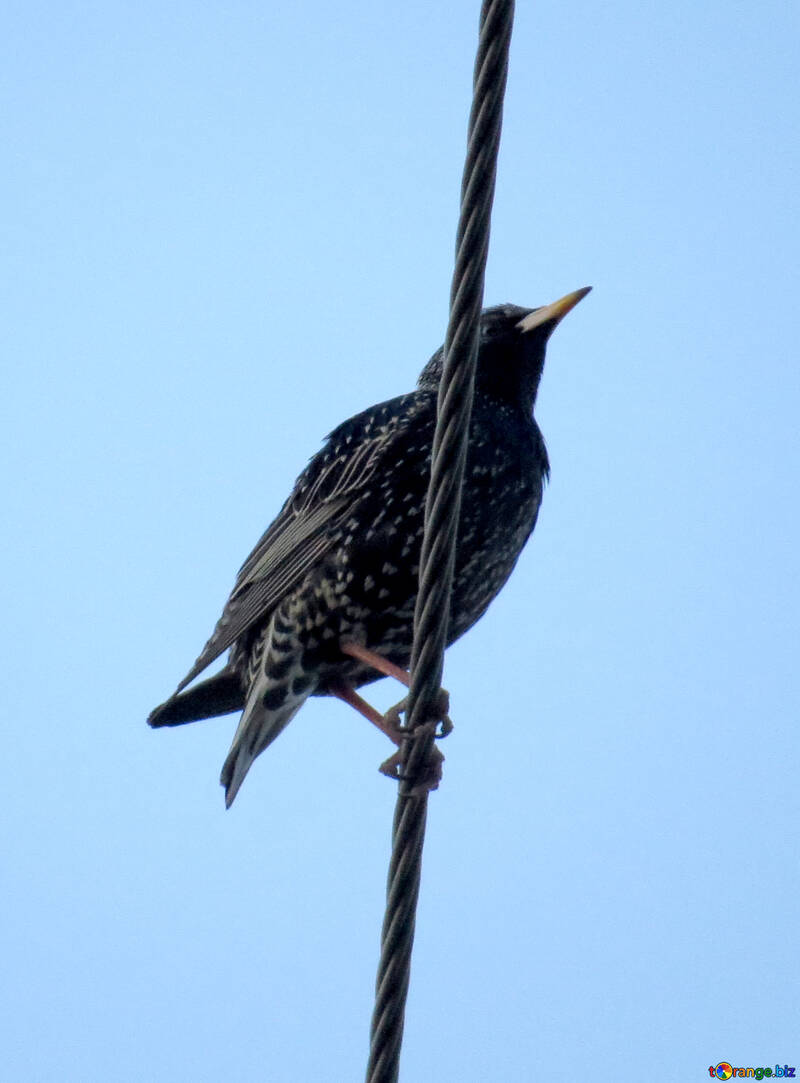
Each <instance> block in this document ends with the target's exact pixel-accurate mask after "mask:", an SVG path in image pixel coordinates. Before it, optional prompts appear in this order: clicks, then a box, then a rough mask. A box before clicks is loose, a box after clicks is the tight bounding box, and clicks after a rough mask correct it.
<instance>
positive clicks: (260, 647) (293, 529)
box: [148, 288, 589, 806]
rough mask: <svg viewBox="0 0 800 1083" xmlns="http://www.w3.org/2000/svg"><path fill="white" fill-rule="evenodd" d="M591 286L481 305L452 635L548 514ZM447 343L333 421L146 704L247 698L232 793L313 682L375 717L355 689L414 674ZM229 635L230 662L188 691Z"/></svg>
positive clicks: (235, 706) (214, 710)
mask: <svg viewBox="0 0 800 1083" xmlns="http://www.w3.org/2000/svg"><path fill="white" fill-rule="evenodd" d="M588 292H589V290H588V288H587V289H581V290H576V291H575V293H570V294H568V295H567V296H566V297H563V298H562V299H561V300H560V301H556V302H555V303H554V304H552V305H548V306H546V307H544V308H535V309H529V308H519V307H518V306H516V305H497V306H495V307H494V308H487V309H485V310H484V311H483V314H482V316H481V327H480V348H479V354H478V366H477V372H476V380H475V399H474V405H473V412H472V422H471V425H470V431H469V450H468V457H467V465H466V472H465V475H464V488H463V494H462V502H461V516H460V521H459V529H458V542H457V552H456V565H455V575H454V580H453V595H452V603H451V610H450V623H449V629H448V644H450V643H452V642H454V641H455V640H456V639H458V637H459V636H461V635H463V634H464V632H466V631H467V629H468V628H470V627H471V626H472V625H473V624H474V623H475V621H477V620H478V618H479V617H481V616H482V615H483V613H484V612H485V610H486V608H487V606H488V605H489V603H490V602H491V601H492V599H493V598H494V597H495V595H496V594H497V592H498V591H499V590H500V588H501V587H502V586H503V584H504V583H505V581H506V579H508V576H509V575H510V574H511V570H512V569H513V567H514V564H515V563H516V560H517V557H518V556H519V554H520V552H521V551H522V547H523V546H524V544H525V542H526V541H527V539H528V537H529V536H530V534H531V531H532V530H533V528H534V525H535V523H536V517H537V514H538V512H539V505H540V503H541V500H542V490H543V487H544V483H545V481H546V479H547V477H548V474H549V464H548V460H547V451H546V449H545V443H544V439H543V437H542V434H541V432H540V431H539V427H538V425H537V424H536V422H535V421H534V419H533V405H534V401H535V399H536V392H537V390H538V387H539V380H540V378H541V375H542V369H543V367H544V359H545V349H546V346H547V340H548V339H549V337H550V334H551V333H552V331H553V330H554V329H555V327H556V325H557V324H558V323H559V321H560V320H561V319H562V317H564V316H565V315H566V314H567V312H569V311H570V309H572V308H573V307H574V306H575V305H576V304H577V303H578V302H579V301H580V300H581V299H582V298H583V297H585V296H586V294H587V293H588ZM442 356H443V351H442V349H441V348H440V349H439V350H437V352H436V353H435V354H434V355H433V357H432V358H431V359H430V361H429V362H428V364H427V365H426V366H425V368H424V369H423V370H422V373H421V375H420V378H419V382H418V385H417V389H416V391H412V392H411V393H410V394H408V395H400V396H399V397H398V398H395V399H390V400H389V401H388V402H382V403H379V404H378V405H377V406H372V407H370V408H369V409H368V410H364V411H363V413H360V414H356V416H355V417H352V418H350V420H349V421H345V422H344V423H343V424H342V425H339V427H338V428H336V429H334V430H333V432H332V433H331V434H330V436H329V437H328V439H327V442H326V443H325V445H324V447H323V448H322V449H321V450H320V451H319V452H318V453H317V454H316V455H315V456H314V458H313V459H312V460H311V462H310V463H309V464H308V466H307V467H306V469H305V470H304V471H303V473H302V474H301V475H300V477H299V478H298V479H297V482H296V483H295V486H294V489H293V491H292V493H291V495H290V496H289V499H288V500H287V501H286V503H285V504H284V506H283V508H282V509H281V511H280V513H279V514H278V517H277V518H276V519H275V521H274V522H273V523H272V525H271V526H270V527H269V528H268V530H267V531H266V533H265V534H264V535H263V536H262V538H261V540H260V541H259V542H258V544H257V545H256V547H255V549H254V550H253V552H252V553H251V554H250V556H249V557H248V558H247V560H246V561H245V563H244V564H243V566H242V568H241V570H240V572H239V575H238V578H237V580H236V584H235V586H234V588H233V592H232V594H231V596H230V598H229V599H228V602H227V604H226V606H225V609H224V610H223V613H222V616H221V617H220V619H219V621H218V623H217V626H216V628H215V629H214V632H213V634H212V636H211V639H209V641H208V643H207V644H206V646H205V647H204V648H203V651H202V653H201V655H200V657H199V658H198V659H197V661H196V662H195V664H194V666H193V667H192V669H191V670H190V672H189V673H188V674H187V676H186V677H185V678H184V680H183V681H181V683H180V685H179V686H178V688H177V690H176V692H175V693H174V695H173V696H172V697H171V698H170V699H169V700H167V701H166V703H164V704H162V706H160V707H157V708H156V709H155V711H153V713H152V714H151V715H150V718H149V719H148V721H149V723H150V725H151V726H175V725H180V724H181V723H183V722H191V721H194V720H196V719H200V718H208V717H210V716H212V715H220V714H227V713H229V712H231V711H240V710H243V714H242V718H241V721H240V722H239V726H238V729H237V730H236V735H235V737H234V739H233V744H232V746H231V750H230V752H229V754H228V757H227V759H226V761H225V765H224V767H223V769H222V778H221V781H222V784H223V786H224V787H225V796H226V804H227V805H228V806H230V804H231V802H232V801H233V799H234V797H235V796H236V794H237V792H238V790H239V787H240V786H241V784H242V781H243V779H244V777H245V775H246V774H247V771H248V769H249V768H250V765H251V764H252V762H253V760H254V759H255V758H256V756H258V755H259V753H261V752H263V751H264V749H265V748H266V747H267V745H269V744H270V743H271V742H272V741H274V739H275V738H276V737H277V736H278V734H279V733H280V732H281V730H282V729H283V728H284V727H285V726H286V725H287V723H288V722H289V721H290V720H291V719H292V717H293V716H294V715H295V714H296V712H297V711H298V710H299V709H300V707H301V706H302V705H303V703H304V702H305V700H306V699H307V698H308V696H315V695H316V696H321V695H336V696H339V697H340V698H342V699H345V700H346V701H348V702H350V703H352V704H353V705H354V706H357V707H359V709H361V708H366V712H365V713H367V714H368V717H369V716H370V711H371V710H372V709H371V708H369V706H368V705H367V704H364V702H363V700H361V699H360V697H359V696H358V695H357V694H356V693H355V691H354V690H355V689H356V688H358V687H359V686H360V685H363V684H367V683H369V682H370V681H374V680H376V679H377V678H378V677H380V676H381V675H382V674H383V673H393V674H394V675H395V676H400V678H401V679H402V678H403V677H404V676H405V674H404V673H403V672H402V671H403V670H405V669H407V667H408V665H409V661H410V657H411V640H412V631H413V617H414V602H415V597H416V592H417V576H418V572H419V554H420V544H421V539H422V530H423V513H424V505H425V494H426V491H427V486H428V478H429V474H430V457H431V444H432V440H433V431H434V427H435V424H436V397H437V389H438V384H439V380H440V377H441V372H442ZM229 648H230V657H229V660H228V663H227V665H226V666H225V668H224V669H223V670H222V671H221V672H220V673H219V674H217V676H215V677H211V678H210V679H208V680H206V681H203V682H202V683H200V684H198V685H196V686H195V687H194V688H190V689H188V690H186V691H183V690H184V689H185V688H186V686H187V685H188V684H190V683H191V682H192V681H193V680H194V679H195V678H196V677H197V676H198V675H199V674H200V673H201V672H202V670H204V669H205V668H206V666H208V665H209V664H210V663H211V662H213V661H214V659H215V658H217V657H219V655H221V654H222V653H223V651H225V650H228V649H229ZM398 667H399V668H398ZM372 714H373V716H375V715H376V714H377V712H374V711H373V712H372ZM373 720H376V719H375V718H374V717H373Z"/></svg>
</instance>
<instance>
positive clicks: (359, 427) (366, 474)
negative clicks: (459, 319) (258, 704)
mask: <svg viewBox="0 0 800 1083" xmlns="http://www.w3.org/2000/svg"><path fill="white" fill-rule="evenodd" d="M414 400H417V401H414ZM409 407H410V409H409ZM420 410H428V411H435V402H434V400H433V398H432V397H431V396H430V395H428V394H423V393H420V392H415V393H413V394H412V395H403V396H401V397H400V398H398V399H392V400H389V401H388V402H385V403H381V404H380V405H378V406H374V407H372V408H371V409H370V410H365V411H364V413H362V414H358V415H356V417H354V418H351V419H350V421H348V422H345V423H344V425H340V426H339V428H338V429H335V430H334V431H333V432H332V433H331V434H330V436H329V437H328V441H327V443H326V444H325V446H324V447H323V448H322V449H321V450H320V451H319V452H318V454H317V455H315V456H314V458H313V459H312V460H311V462H310V463H309V464H308V466H307V467H306V469H305V470H304V471H303V473H302V474H301V475H300V477H299V478H298V479H297V482H296V484H295V487H294V490H293V492H292V495H291V496H290V498H289V499H288V500H287V501H286V503H285V504H284V506H283V508H282V509H281V511H280V512H279V513H278V516H277V518H276V519H275V520H274V522H273V523H272V524H271V525H270V526H269V527H268V529H267V530H266V531H265V533H264V534H263V535H262V537H261V538H260V539H259V541H258V543H257V544H256V546H255V548H254V549H253V551H252V553H251V554H250V556H249V557H248V558H247V560H246V561H245V562H244V564H243V565H242V567H241V569H240V570H239V574H238V576H237V579H236V584H235V586H234V588H233V591H232V593H231V596H230V598H229V599H228V602H227V604H226V606H225V608H224V610H223V612H222V615H221V617H220V619H219V621H218V622H217V625H216V627H215V629H214V631H213V633H212V635H211V638H210V639H209V641H208V642H207V643H206V645H205V647H204V648H203V650H202V652H201V654H200V656H199V658H198V659H197V661H196V662H195V664H194V665H193V666H192V668H191V670H190V671H189V672H188V673H187V675H186V676H185V677H184V679H183V680H182V681H181V683H180V684H179V685H178V688H177V689H176V694H177V692H180V691H181V690H182V689H184V688H185V687H186V686H187V685H188V684H190V683H191V682H192V681H193V680H194V679H195V677H197V676H198V675H199V674H200V673H201V672H202V671H203V670H204V669H205V668H206V666H208V665H210V664H211V662H213V661H214V659H215V658H218V657H219V655H221V654H222V653H223V651H225V650H227V649H228V648H229V647H231V646H232V645H233V644H234V643H235V642H236V640H237V639H239V637H240V636H242V635H244V634H245V633H246V632H247V631H248V629H250V628H251V627H252V626H253V625H254V624H256V623H258V622H259V621H260V620H262V619H263V617H264V616H265V615H266V614H267V613H268V612H270V611H271V610H272V609H273V608H274V607H275V606H276V605H277V604H278V603H279V602H280V601H281V600H282V598H284V597H285V596H286V595H287V594H288V593H289V591H291V590H292V589H293V588H294V587H295V586H296V585H297V583H298V582H300V581H301V580H302V579H303V577H304V576H305V575H307V574H308V572H309V571H310V570H311V569H312V568H313V567H314V566H315V565H316V564H318V563H319V562H320V561H321V560H322V559H323V558H324V557H325V555H326V554H327V553H328V552H329V551H330V550H331V549H332V548H333V547H334V546H335V545H336V544H337V542H338V541H339V540H340V539H341V537H342V534H343V532H344V530H345V527H346V525H347V521H348V520H349V519H350V517H351V516H352V515H353V513H354V511H355V510H356V508H357V507H358V504H359V502H360V501H361V499H362V498H363V496H364V494H365V492H366V491H367V490H368V484H369V481H370V479H371V478H372V477H373V475H374V474H375V472H376V470H377V469H378V467H379V466H381V465H382V464H383V465H386V466H387V467H390V465H391V461H390V457H389V456H387V452H389V451H390V449H391V448H392V445H393V444H395V443H396V441H397V439H398V437H399V435H400V434H401V432H402V431H404V430H405V429H406V428H407V426H408V423H409V420H410V419H411V418H412V417H414V416H415V415H417V414H418V413H419V412H420ZM434 416H435V414H434Z"/></svg>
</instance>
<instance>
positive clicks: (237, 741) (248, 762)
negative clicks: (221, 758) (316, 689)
mask: <svg viewBox="0 0 800 1083" xmlns="http://www.w3.org/2000/svg"><path fill="white" fill-rule="evenodd" d="M284 672H285V671H284ZM304 683H306V682H304ZM291 688H292V680H291V675H290V676H289V679H288V680H281V681H280V682H275V681H274V680H271V679H270V677H269V674H268V671H267V673H265V672H264V670H263V669H262V670H261V672H260V673H259V675H258V677H257V678H256V679H255V680H254V681H253V683H252V686H251V688H250V692H249V694H248V696H247V703H246V704H245V708H244V714H243V715H242V718H241V721H240V722H239V726H238V728H237V730H236V733H235V735H234V738H233V743H232V744H231V749H230V752H229V753H228V756H227V759H226V760H225V763H224V764H223V766H222V774H221V775H220V782H221V783H222V785H223V786H224V787H225V807H226V808H230V807H231V805H232V804H233V800H234V798H235V797H236V794H237V793H238V792H239V787H240V786H241V785H242V783H243V782H244V778H245V775H246V774H247V772H248V771H249V770H250V767H251V766H252V763H253V761H254V760H255V758H256V757H257V756H260V755H261V753H262V752H263V751H264V749H265V748H267V747H268V746H269V745H271V744H272V742H273V741H274V740H275V738H276V737H277V736H278V734H279V733H281V732H282V731H283V730H284V729H285V727H286V726H288V724H289V723H290V722H291V720H292V719H293V718H294V716H295V715H296V714H297V712H298V711H299V710H300V708H301V707H302V706H303V704H304V703H305V701H306V700H307V699H308V697H309V695H310V694H311V692H312V691H313V688H311V687H307V688H305V689H304V690H303V691H302V692H301V693H300V694H299V695H298V694H295V693H293V692H292V691H291Z"/></svg>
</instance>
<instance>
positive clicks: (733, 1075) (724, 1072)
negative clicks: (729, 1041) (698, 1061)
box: [708, 1060, 794, 1079]
mask: <svg viewBox="0 0 800 1083" xmlns="http://www.w3.org/2000/svg"><path fill="white" fill-rule="evenodd" d="M708 1074H709V1075H710V1076H711V1078H712V1079H794V1068H790V1067H789V1065H788V1064H784V1065H783V1066H781V1065H780V1064H776V1065H775V1067H774V1068H734V1066H733V1065H732V1064H728V1062H727V1061H726V1060H723V1061H721V1062H720V1063H719V1064H718V1065H717V1066H716V1068H709V1069H708Z"/></svg>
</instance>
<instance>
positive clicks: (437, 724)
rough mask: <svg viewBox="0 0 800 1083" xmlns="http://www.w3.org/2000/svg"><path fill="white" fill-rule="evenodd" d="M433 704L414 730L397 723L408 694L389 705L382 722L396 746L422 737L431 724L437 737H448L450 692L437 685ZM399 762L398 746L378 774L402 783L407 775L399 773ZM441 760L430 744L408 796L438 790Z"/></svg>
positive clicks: (438, 753) (400, 763)
mask: <svg viewBox="0 0 800 1083" xmlns="http://www.w3.org/2000/svg"><path fill="white" fill-rule="evenodd" d="M433 707H434V709H433V711H432V713H431V718H430V719H429V721H427V722H423V723H422V725H420V726H417V727H415V729H414V730H413V731H412V730H409V729H406V727H405V726H403V725H401V722H400V716H401V715H403V714H405V713H406V711H407V708H408V696H405V697H404V698H403V699H401V700H400V702H399V703H396V704H395V705H394V707H390V708H389V710H388V711H387V712H386V714H385V715H384V716H383V721H384V724H385V726H386V729H387V731H389V732H390V733H391V734H393V740H396V742H397V744H398V746H400V745H401V742H402V741H404V740H408V739H412V740H413V739H414V738H417V737H421V736H422V735H423V734H424V733H425V731H426V730H428V729H429V727H431V726H432V727H433V735H434V737H436V738H441V737H447V735H448V734H449V733H452V731H453V722H452V720H451V719H450V716H449V715H448V713H447V712H448V711H449V710H450V693H449V692H448V691H447V690H446V689H445V688H440V689H439V691H438V692H437V694H436V699H435V701H434V705H433ZM402 763H403V755H402V751H401V747H398V749H397V751H396V752H394V753H393V754H392V755H391V756H390V757H389V758H388V759H387V760H384V762H383V763H382V764H381V765H380V768H379V770H380V772H381V774H384V775H386V776H387V777H388V778H393V779H394V780H395V781H396V782H402V781H405V778H406V777H407V776H404V775H403V774H402V770H401V769H402ZM443 763H444V756H443V755H442V753H441V752H440V751H439V749H438V748H436V747H435V745H432V746H431V751H430V757H429V759H428V763H427V764H426V767H425V774H424V776H423V777H422V778H419V779H418V780H417V781H416V783H415V785H414V787H413V789H412V790H411V791H410V795H409V796H418V795H419V794H421V793H426V792H428V791H429V790H435V789H437V788H438V786H439V783H440V782H441V781H442V764H443Z"/></svg>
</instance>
